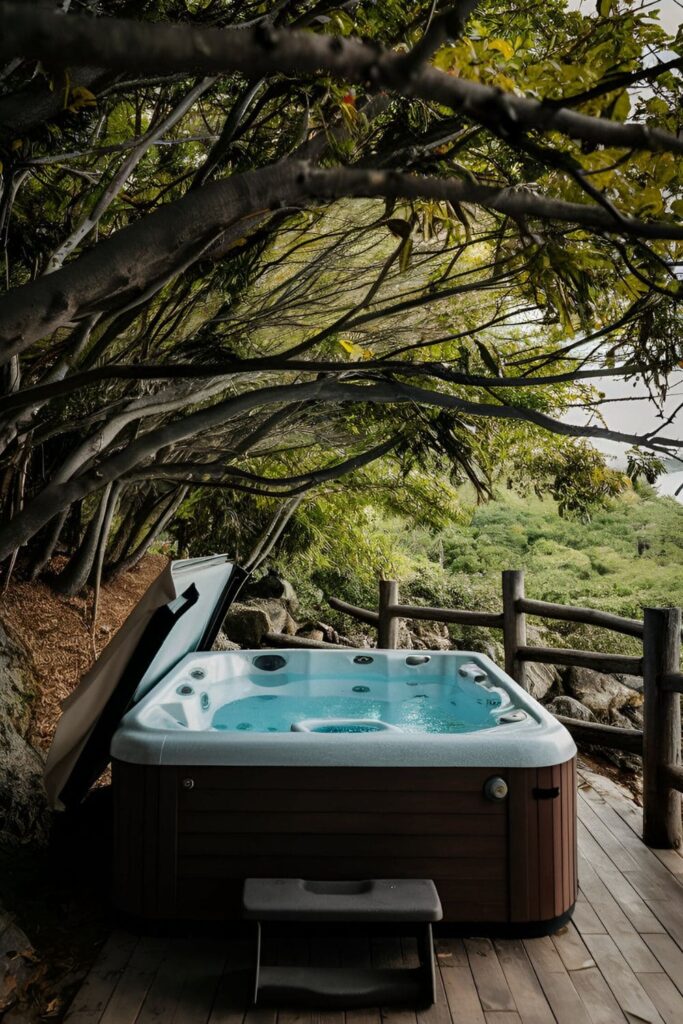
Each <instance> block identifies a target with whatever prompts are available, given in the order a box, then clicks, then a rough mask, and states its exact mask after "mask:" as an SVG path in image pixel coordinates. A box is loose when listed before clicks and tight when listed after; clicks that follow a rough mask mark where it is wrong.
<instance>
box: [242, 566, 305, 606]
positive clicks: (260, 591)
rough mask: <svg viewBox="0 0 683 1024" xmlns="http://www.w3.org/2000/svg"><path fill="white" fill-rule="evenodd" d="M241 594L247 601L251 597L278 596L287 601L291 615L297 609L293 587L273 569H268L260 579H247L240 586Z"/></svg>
mask: <svg viewBox="0 0 683 1024" xmlns="http://www.w3.org/2000/svg"><path fill="white" fill-rule="evenodd" d="M242 596H243V597H244V598H245V599H247V600H248V601H249V603H251V600H250V599H251V598H272V597H276V598H279V599H280V600H282V601H286V602H287V606H288V609H289V612H290V613H291V614H292V615H295V614H296V612H297V611H298V609H299V600H298V598H297V596H296V591H295V590H294V587H293V586H292V584H291V583H289V582H288V580H283V579H282V577H281V576H280V575H279V574H278V573H277V572H276V571H275V570H274V569H269V570H268V572H267V573H266V575H265V576H262V577H261V579H260V580H249V582H248V583H246V584H245V586H244V587H243V588H242Z"/></svg>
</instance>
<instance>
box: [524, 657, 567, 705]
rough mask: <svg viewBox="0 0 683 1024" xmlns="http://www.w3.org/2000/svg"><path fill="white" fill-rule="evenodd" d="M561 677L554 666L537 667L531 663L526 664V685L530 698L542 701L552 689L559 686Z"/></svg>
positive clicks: (537, 665)
mask: <svg viewBox="0 0 683 1024" xmlns="http://www.w3.org/2000/svg"><path fill="white" fill-rule="evenodd" d="M561 680H562V677H561V675H560V673H559V672H558V670H557V668H556V667H555V665H539V664H537V663H535V662H533V661H527V663H526V684H527V689H528V691H529V693H530V694H531V696H532V697H534V698H535V699H536V700H543V698H544V697H547V695H548V694H549V693H550V691H551V690H552V689H553V687H556V686H559V684H560V682H561Z"/></svg>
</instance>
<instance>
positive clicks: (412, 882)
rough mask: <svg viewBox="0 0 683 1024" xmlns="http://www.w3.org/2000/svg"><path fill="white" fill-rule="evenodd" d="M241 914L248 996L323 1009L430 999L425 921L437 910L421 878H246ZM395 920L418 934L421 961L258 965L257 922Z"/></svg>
mask: <svg viewBox="0 0 683 1024" xmlns="http://www.w3.org/2000/svg"><path fill="white" fill-rule="evenodd" d="M242 906H243V913H244V916H245V918H247V919H249V920H252V921H255V922H256V929H257V934H256V976H255V980H254V1002H255V1003H256V1002H268V1003H273V1002H295V1003H298V1004H306V1005H314V1006H330V1007H351V1006H380V1005H386V1004H388V1003H400V1004H403V1005H408V1004H413V1005H420V1006H431V1005H432V1003H433V1002H434V998H435V967H434V942H433V938H432V922H433V921H440V920H441V918H442V916H443V913H442V910H441V901H440V900H439V894H438V893H437V891H436V886H435V885H434V883H433V882H432V881H430V880H429V879H426V878H375V879H368V880H366V881H359V882H314V881H306V880H304V879H303V878H247V880H246V881H245V883H244V894H243V900H242ZM266 921H270V922H287V921H291V922H297V923H301V924H304V925H306V924H310V925H314V924H323V923H324V924H328V923H329V924H333V923H340V924H341V923H343V924H345V925H347V924H353V925H355V924H360V925H362V924H368V925H370V924H371V925H383V924H388V925H392V926H400V927H401V931H402V932H403V933H404V934H413V935H415V936H416V937H417V940H418V952H419V957H420V966H419V967H415V968H396V969H382V970H379V969H371V968H365V967H264V966H263V965H262V964H261V930H262V924H263V922H266Z"/></svg>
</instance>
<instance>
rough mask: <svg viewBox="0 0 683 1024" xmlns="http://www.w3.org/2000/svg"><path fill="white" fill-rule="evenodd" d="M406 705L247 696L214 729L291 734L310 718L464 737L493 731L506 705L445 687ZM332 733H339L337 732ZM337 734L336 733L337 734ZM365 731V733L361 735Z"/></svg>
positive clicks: (218, 716) (368, 699)
mask: <svg viewBox="0 0 683 1024" xmlns="http://www.w3.org/2000/svg"><path fill="white" fill-rule="evenodd" d="M409 693H410V696H406V697H405V698H404V699H403V700H400V699H399V700H396V699H394V700H391V701H388V700H380V699H377V698H374V697H373V696H372V692H371V691H370V692H369V693H368V694H367V695H363V696H362V697H361V696H358V697H356V696H342V695H340V694H334V693H332V694H329V695H324V696H319V697H312V696H300V697H295V696H288V695H286V694H283V695H279V694H262V695H258V696H254V697H243V698H242V699H241V700H235V701H232V702H231V703H230V704H224V705H223V706H222V707H220V708H218V710H217V711H216V713H215V715H214V716H213V722H212V726H213V728H214V729H225V730H229V731H232V730H236V731H239V732H289V731H290V730H291V727H292V724H293V723H294V722H301V721H304V720H306V719H309V718H328V719H329V718H332V719H334V718H343V719H354V718H355V719H372V720H374V721H378V722H387V723H389V724H390V725H396V726H398V727H399V728H400V729H402V730H403V731H404V732H427V733H459V732H471V731H474V730H478V729H488V728H490V727H491V726H494V725H495V724H496V720H495V718H494V717H493V715H492V713H491V712H492V711H494V710H497V708H498V707H499V706H500V704H501V697H500V694H498V693H496V692H495V691H494V692H491V691H488V692H487V691H485V690H484V691H482V695H481V698H480V699H481V704H479V703H478V702H477V701H475V700H473V699H472V697H470V696H464V695H462V694H460V696H458V695H457V691H451V694H454V695H453V696H450V695H449V693H448V692H444V691H443V689H442V688H439V692H438V693H434V694H430V693H425V692H423V691H422V690H421V689H420V688H418V692H417V693H415V692H414V690H413V689H411V690H410V691H409ZM328 731H333V730H332V729H330V730H328ZM334 731H336V730H334ZM359 731H360V730H359Z"/></svg>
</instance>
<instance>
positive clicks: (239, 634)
mask: <svg viewBox="0 0 683 1024" xmlns="http://www.w3.org/2000/svg"><path fill="white" fill-rule="evenodd" d="M297 628H298V626H297V623H296V622H295V621H294V619H293V618H292V616H291V615H290V613H289V610H288V608H287V604H286V603H285V602H284V601H283V600H281V599H279V598H274V597H262V598H259V597H255V598H252V599H251V600H250V601H249V602H244V603H240V602H238V603H237V604H234V605H233V606H232V607H231V608H230V609H229V610H228V614H227V615H226V616H225V618H224V620H223V631H224V633H225V634H226V637H227V638H229V639H230V640H232V641H233V643H235V644H237V645H239V646H241V647H259V646H260V644H261V639H262V637H263V635H264V634H265V633H285V634H286V635H287V636H294V635H295V633H296V631H297Z"/></svg>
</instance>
